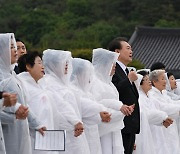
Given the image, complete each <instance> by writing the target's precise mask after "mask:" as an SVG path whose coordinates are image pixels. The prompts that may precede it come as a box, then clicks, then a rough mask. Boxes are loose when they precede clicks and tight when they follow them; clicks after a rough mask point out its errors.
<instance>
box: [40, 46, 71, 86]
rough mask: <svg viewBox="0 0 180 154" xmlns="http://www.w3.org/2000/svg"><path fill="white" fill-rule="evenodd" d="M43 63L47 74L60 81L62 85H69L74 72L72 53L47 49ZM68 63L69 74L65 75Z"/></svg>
mask: <svg viewBox="0 0 180 154" xmlns="http://www.w3.org/2000/svg"><path fill="white" fill-rule="evenodd" d="M42 59H43V63H44V66H45V74H50V75H52V76H54V77H55V78H56V79H58V80H60V83H61V84H64V85H66V84H68V83H69V80H70V75H71V72H72V63H71V52H69V51H62V50H53V49H47V50H45V51H44V52H43V57H42ZM66 63H67V64H68V72H67V74H65V73H64V72H65V67H66Z"/></svg>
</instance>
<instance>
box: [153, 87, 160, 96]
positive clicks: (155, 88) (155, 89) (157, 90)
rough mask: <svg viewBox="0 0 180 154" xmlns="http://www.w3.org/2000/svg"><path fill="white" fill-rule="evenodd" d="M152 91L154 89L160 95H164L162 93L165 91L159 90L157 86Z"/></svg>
mask: <svg viewBox="0 0 180 154" xmlns="http://www.w3.org/2000/svg"><path fill="white" fill-rule="evenodd" d="M152 91H153V92H154V93H156V94H159V95H162V94H163V92H161V91H159V90H158V89H157V88H156V87H153V88H152Z"/></svg>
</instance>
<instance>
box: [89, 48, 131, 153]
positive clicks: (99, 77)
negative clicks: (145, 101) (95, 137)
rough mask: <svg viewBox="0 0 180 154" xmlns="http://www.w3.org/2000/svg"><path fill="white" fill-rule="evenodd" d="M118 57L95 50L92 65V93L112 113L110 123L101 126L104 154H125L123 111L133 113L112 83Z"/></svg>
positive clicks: (101, 50) (105, 51)
mask: <svg viewBox="0 0 180 154" xmlns="http://www.w3.org/2000/svg"><path fill="white" fill-rule="evenodd" d="M118 56H119V54H117V53H114V52H111V51H109V50H105V49H102V48H99V49H94V50H93V58H92V64H93V66H94V70H95V76H94V79H93V81H92V87H91V93H92V94H93V96H94V97H95V99H96V101H97V102H98V103H101V104H103V105H104V106H105V107H107V108H108V109H109V111H110V113H112V116H111V122H110V123H107V124H99V133H100V136H101V147H102V153H103V154H121V153H122V154H123V153H124V147H123V143H122V136H121V129H122V128H123V127H124V123H123V119H124V114H123V113H122V112H121V111H123V109H124V108H125V110H126V111H127V112H128V113H127V115H128V114H131V113H132V111H133V107H132V106H131V107H128V106H126V105H123V104H122V102H121V101H119V95H118V91H117V89H116V88H115V86H114V85H113V83H112V82H111V78H112V75H113V73H114V72H115V62H116V60H117V58H118ZM120 110H121V111H120Z"/></svg>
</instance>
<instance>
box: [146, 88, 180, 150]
mask: <svg viewBox="0 0 180 154" xmlns="http://www.w3.org/2000/svg"><path fill="white" fill-rule="evenodd" d="M149 96H150V98H152V99H153V101H154V103H155V105H156V107H157V108H159V109H160V110H162V111H164V112H166V113H167V114H168V116H169V117H170V118H172V119H174V120H173V124H172V125H170V126H169V127H168V128H165V127H163V131H164V136H165V138H166V141H167V145H168V147H169V148H168V149H169V152H170V153H171V154H179V153H180V147H179V136H178V130H177V125H176V121H175V119H176V118H177V117H179V111H180V106H179V105H177V104H176V103H174V101H173V100H172V99H171V98H170V97H169V96H167V94H166V93H163V92H162V93H161V92H160V91H159V90H158V89H157V88H153V89H152V90H151V91H150V95H149Z"/></svg>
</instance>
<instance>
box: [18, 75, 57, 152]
mask: <svg viewBox="0 0 180 154" xmlns="http://www.w3.org/2000/svg"><path fill="white" fill-rule="evenodd" d="M18 77H19V78H20V79H21V81H22V82H23V85H24V88H26V91H27V95H26V97H27V103H28V105H29V106H30V108H31V110H32V111H33V113H34V114H35V115H36V117H37V119H38V120H39V121H40V122H41V124H42V125H43V126H45V127H46V129H47V130H54V117H53V113H54V111H53V105H54V104H53V101H52V99H51V98H50V97H49V96H48V93H47V92H46V91H45V90H43V89H42V88H41V87H40V86H39V84H38V83H37V82H36V81H35V80H34V79H33V78H32V76H31V75H30V74H29V72H22V73H20V74H19V75H18ZM30 134H31V141H32V154H51V153H52V154H57V152H55V151H40V150H35V149H34V148H35V147H34V145H35V130H30Z"/></svg>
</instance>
